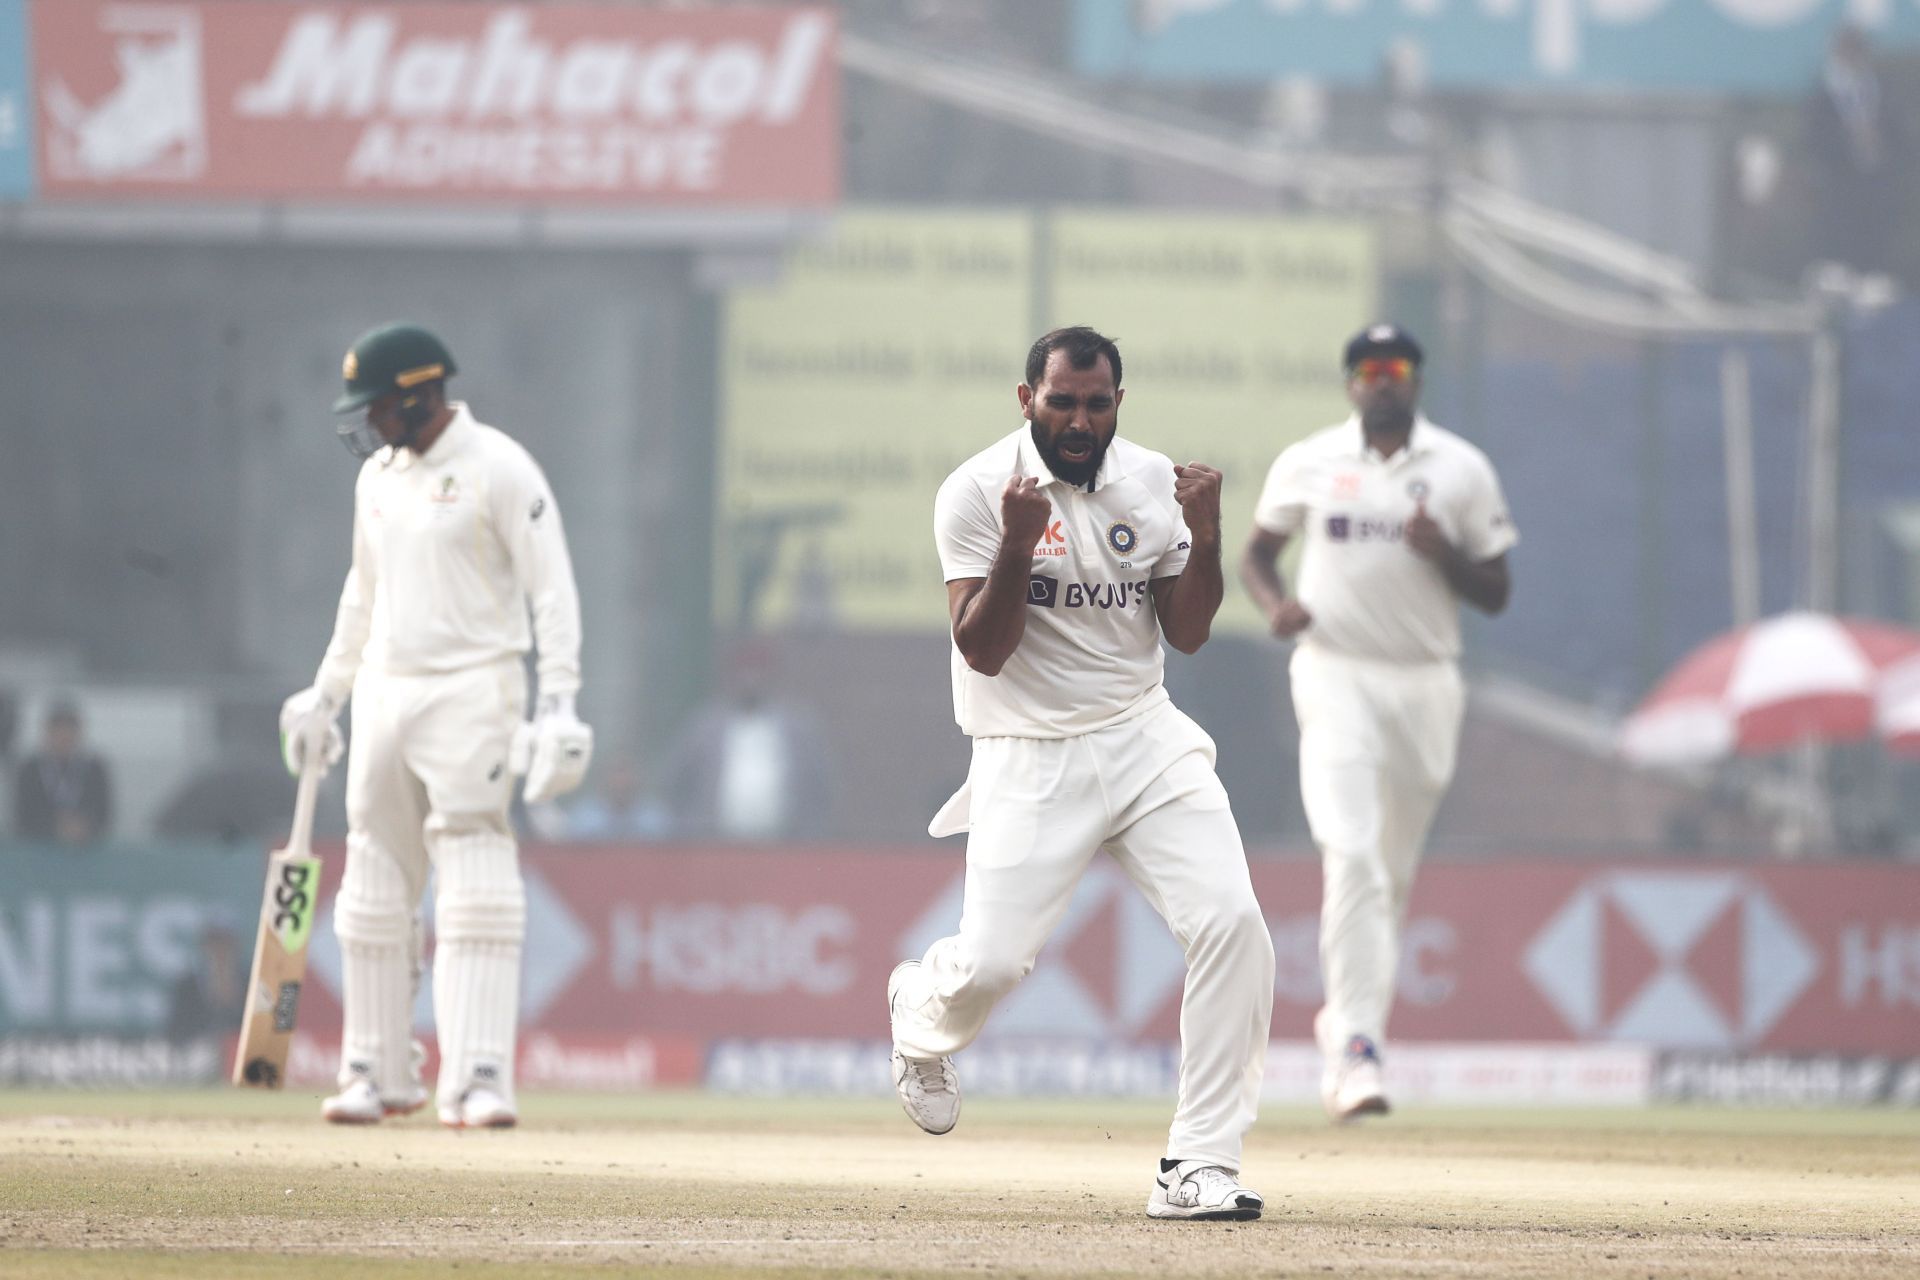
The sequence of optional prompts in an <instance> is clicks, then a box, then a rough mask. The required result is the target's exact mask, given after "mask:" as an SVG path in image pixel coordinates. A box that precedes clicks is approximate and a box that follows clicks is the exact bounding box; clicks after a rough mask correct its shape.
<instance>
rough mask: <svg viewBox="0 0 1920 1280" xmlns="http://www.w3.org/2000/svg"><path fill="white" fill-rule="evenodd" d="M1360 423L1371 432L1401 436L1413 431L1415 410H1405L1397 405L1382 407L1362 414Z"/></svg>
mask: <svg viewBox="0 0 1920 1280" xmlns="http://www.w3.org/2000/svg"><path fill="white" fill-rule="evenodd" d="M1360 421H1361V424H1362V425H1363V426H1365V427H1366V429H1367V430H1369V431H1377V432H1381V433H1384V434H1386V435H1400V434H1402V433H1404V432H1407V431H1411V430H1413V410H1412V409H1411V408H1406V409H1403V408H1400V407H1399V406H1397V405H1396V406H1393V407H1390V408H1388V407H1382V408H1379V409H1374V410H1373V411H1371V412H1369V413H1365V414H1362V415H1361V417H1360Z"/></svg>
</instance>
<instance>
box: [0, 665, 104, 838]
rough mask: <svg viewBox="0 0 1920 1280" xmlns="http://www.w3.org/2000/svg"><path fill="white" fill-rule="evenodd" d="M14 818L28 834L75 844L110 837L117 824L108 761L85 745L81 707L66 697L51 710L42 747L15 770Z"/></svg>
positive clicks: (22, 832)
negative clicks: (107, 835)
mask: <svg viewBox="0 0 1920 1280" xmlns="http://www.w3.org/2000/svg"><path fill="white" fill-rule="evenodd" d="M13 820H14V828H15V831H16V832H17V834H18V835H19V837H20V838H21V839H22V840H31V841H38V842H41V843H45V844H61V845H67V846H69V847H74V846H80V845H89V844H93V843H96V842H97V841H99V840H102V839H104V838H105V837H106V834H107V829H108V827H110V826H111V825H112V822H113V784H112V782H111V781H110V779H109V778H108V776H107V765H106V761H104V760H102V759H101V758H100V757H99V755H97V754H96V753H94V752H92V751H88V750H86V749H85V747H84V746H83V745H82V743H81V732H80V711H79V708H78V707H76V706H75V705H74V704H73V703H72V702H70V701H68V700H66V699H64V698H63V699H60V700H59V701H56V702H55V703H54V704H53V706H52V707H51V708H49V709H48V711H47V720H46V727H45V730H44V732H43V734H42V737H41V742H40V750H39V751H38V752H36V753H35V754H33V755H30V756H28V757H27V758H26V759H25V760H22V761H21V762H20V767H19V769H18V771H17V772H16V773H15V774H14V786H13Z"/></svg>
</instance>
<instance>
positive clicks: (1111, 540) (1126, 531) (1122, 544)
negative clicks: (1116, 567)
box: [1107, 520, 1140, 556]
mask: <svg viewBox="0 0 1920 1280" xmlns="http://www.w3.org/2000/svg"><path fill="white" fill-rule="evenodd" d="M1107 545H1108V546H1110V547H1112V548H1113V549H1114V550H1115V551H1117V552H1119V553H1120V554H1121V555H1123V556H1126V555H1132V554H1133V549H1134V548H1135V547H1137V546H1139V545H1140V535H1139V533H1137V532H1136V531H1135V530H1134V527H1133V526H1132V525H1130V524H1128V523H1127V522H1126V521H1125V520H1115V521H1114V522H1113V523H1112V524H1111V525H1109V526H1108V528H1107Z"/></svg>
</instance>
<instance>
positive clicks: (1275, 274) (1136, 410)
mask: <svg viewBox="0 0 1920 1280" xmlns="http://www.w3.org/2000/svg"><path fill="white" fill-rule="evenodd" d="M1050 223H1051V225H1050V226H1049V228H1048V234H1047V235H1046V236H1045V241H1044V242H1045V243H1046V245H1047V246H1048V253H1047V256H1046V262H1047V264H1048V288H1047V292H1046V297H1047V298H1048V301H1049V308H1048V311H1047V313H1046V315H1045V317H1044V319H1045V322H1046V323H1047V324H1048V325H1056V324H1090V325H1093V326H1094V327H1095V328H1097V329H1099V330H1100V331H1101V332H1103V333H1106V334H1108V335H1109V336H1111V337H1112V338H1113V339H1114V340H1115V341H1116V342H1117V343H1118V344H1119V347H1120V355H1121V358H1122V360H1123V361H1124V363H1125V372H1126V390H1127V398H1126V403H1125V405H1124V406H1123V407H1122V410H1121V413H1120V432H1121V434H1122V435H1125V436H1126V437H1127V438H1128V439H1130V440H1134V441H1136V442H1138V443H1140V444H1143V445H1145V446H1147V447H1148V448H1150V449H1155V450H1158V451H1159V452H1161V453H1164V454H1166V455H1167V456H1168V457H1170V458H1172V459H1173V460H1174V461H1175V462H1186V461H1189V460H1191V461H1197V462H1204V463H1207V464H1208V465H1210V466H1213V467H1217V468H1219V469H1220V471H1221V472H1222V473H1223V475H1224V481H1223V488H1222V491H1221V508H1222V509H1221V524H1222V531H1223V538H1224V541H1223V549H1224V552H1225V556H1226V561H1227V563H1226V572H1227V598H1226V602H1225V603H1224V604H1223V605H1222V606H1221V609H1220V617H1219V621H1218V622H1217V623H1216V624H1215V630H1216V631H1221V630H1229V631H1240V632H1247V631H1256V632H1257V631H1260V630H1263V629H1264V627H1263V624H1262V623H1261V622H1260V620H1259V617H1258V614H1257V613H1256V611H1255V610H1254V608H1253V606H1252V604H1251V602H1250V601H1249V600H1248V598H1247V595H1246V592H1245V591H1244V590H1242V589H1241V587H1240V585H1239V583H1238V581H1237V577H1236V573H1235V569H1234V564H1235V561H1236V559H1237V558H1238V556H1239V553H1240V548H1241V547H1242V546H1244V545H1245V543H1246V539H1247V534H1248V532H1249V530H1250V529H1251V527H1252V515H1253V504H1254V500H1255V499H1256V498H1258V497H1259V495H1260V486H1261V484H1262V483H1263V482H1264V481H1265V479H1266V475H1267V468H1268V467H1270V466H1272V465H1273V460H1274V458H1275V457H1276V456H1278V455H1279V452H1280V450H1281V449H1283V448H1285V447H1286V446H1287V445H1290V444H1292V443H1293V442H1294V441H1296V440H1299V439H1301V438H1302V437H1304V436H1306V435H1309V434H1310V433H1312V432H1314V431H1316V430H1318V429H1319V428H1321V427H1324V426H1326V425H1328V424H1329V423H1333V422H1337V421H1339V420H1340V419H1341V418H1344V417H1345V416H1346V415H1347V413H1348V412H1349V406H1348V404H1347V398H1346V391H1345V383H1344V381H1343V379H1342V376H1341V371H1340V350H1341V348H1342V347H1343V346H1344V345H1345V343H1346V341H1347V339H1348V338H1349V337H1351V336H1352V335H1353V334H1354V333H1355V332H1356V331H1357V330H1359V329H1360V328H1361V327H1363V326H1364V325H1365V324H1366V323H1367V322H1368V321H1369V320H1370V319H1372V312H1373V307H1374V305H1375V293H1376V281H1377V276H1378V272H1377V268H1376V264H1375V256H1374V236H1373V230H1372V227H1371V224H1368V223H1364V222H1359V221H1355V220H1336V219H1309V218H1276V217H1260V216H1229V217H1220V216H1197V215H1190V214H1154V215H1141V214H1135V213H1122V212H1076V213H1062V214H1056V215H1054V216H1053V217H1052V218H1051V219H1050Z"/></svg>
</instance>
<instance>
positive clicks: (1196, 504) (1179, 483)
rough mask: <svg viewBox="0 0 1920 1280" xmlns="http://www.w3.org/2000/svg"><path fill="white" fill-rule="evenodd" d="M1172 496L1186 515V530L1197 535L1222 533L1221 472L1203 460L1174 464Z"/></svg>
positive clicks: (1213, 538) (1211, 536) (1218, 534)
mask: <svg viewBox="0 0 1920 1280" xmlns="http://www.w3.org/2000/svg"><path fill="white" fill-rule="evenodd" d="M1173 475H1174V481H1173V500H1174V501H1175V502H1177V503H1179V504H1180V510H1181V511H1182V512H1183V513H1185V515H1186V517H1187V531H1188V532H1189V533H1191V534H1193V536H1194V537H1196V538H1205V539H1212V540H1218V539H1219V537H1220V473H1219V472H1218V471H1215V470H1214V469H1213V468H1212V467H1210V466H1208V465H1207V464H1206V463H1204V462H1189V463H1188V464H1187V465H1186V466H1184V467H1183V466H1180V465H1179V464H1178V463H1176V464H1174V468H1173Z"/></svg>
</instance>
